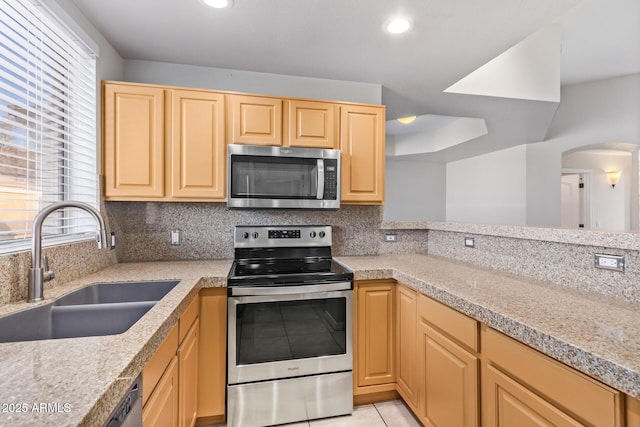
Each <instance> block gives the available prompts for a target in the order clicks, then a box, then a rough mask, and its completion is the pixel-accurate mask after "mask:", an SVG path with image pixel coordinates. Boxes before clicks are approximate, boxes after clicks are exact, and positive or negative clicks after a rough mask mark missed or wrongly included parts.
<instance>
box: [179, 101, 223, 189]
mask: <svg viewBox="0 0 640 427" xmlns="http://www.w3.org/2000/svg"><path fill="white" fill-rule="evenodd" d="M168 94H169V95H170V98H171V113H170V114H169V115H168V117H167V120H171V140H170V144H169V145H170V147H171V162H170V169H169V170H168V171H167V175H168V177H169V178H170V179H169V180H168V183H167V185H168V186H169V188H170V189H171V193H170V198H172V199H180V200H183V199H198V200H199V199H207V200H222V199H224V198H225V190H226V189H225V183H226V176H225V172H226V166H225V165H226V159H227V157H226V156H227V153H226V145H225V143H224V129H225V128H224V95H222V94H219V93H215V92H200V91H192V90H171V91H168Z"/></svg>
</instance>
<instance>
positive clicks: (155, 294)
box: [0, 281, 179, 343]
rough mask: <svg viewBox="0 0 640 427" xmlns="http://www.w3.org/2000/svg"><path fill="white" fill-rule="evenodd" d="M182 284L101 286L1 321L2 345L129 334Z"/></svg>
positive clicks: (66, 296) (166, 282) (119, 284)
mask: <svg viewBox="0 0 640 427" xmlns="http://www.w3.org/2000/svg"><path fill="white" fill-rule="evenodd" d="M178 283H179V281H163V282H127V283H98V284H95V285H91V286H88V287H86V288H83V289H79V290H77V291H75V292H72V293H70V294H68V295H65V296H63V297H61V298H59V299H57V300H55V301H53V302H50V303H49V304H45V305H42V306H39V307H34V308H32V309H29V310H25V311H22V312H19V313H15V314H12V315H9V316H6V317H2V318H0V343H1V342H16V341H36V340H47V339H58V338H76V337H88V336H100V335H115V334H121V333H123V332H125V331H127V330H128V329H129V328H130V327H131V326H133V324H134V323H136V322H137V321H138V320H139V319H140V318H141V317H142V316H144V314H145V313H146V312H147V311H149V310H150V309H151V308H152V307H153V306H154V305H155V304H156V303H157V302H158V301H159V300H160V299H162V297H163V296H164V295H166V294H167V293H169V291H170V290H171V289H173V288H174V287H175V286H176V285H177V284H178Z"/></svg>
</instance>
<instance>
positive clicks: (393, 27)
mask: <svg viewBox="0 0 640 427" xmlns="http://www.w3.org/2000/svg"><path fill="white" fill-rule="evenodd" d="M410 28H411V22H410V21H409V20H408V19H406V18H394V19H391V20H389V21H387V23H386V24H385V26H384V29H385V30H386V31H387V32H388V33H391V34H401V33H404V32H407V31H409V29H410Z"/></svg>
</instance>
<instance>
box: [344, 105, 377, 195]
mask: <svg viewBox="0 0 640 427" xmlns="http://www.w3.org/2000/svg"><path fill="white" fill-rule="evenodd" d="M384 116H385V114H384V107H371V106H355V105H353V106H341V107H340V149H341V150H342V176H341V178H342V202H343V203H354V204H382V203H384V155H385V151H384V150H385V148H384V146H385V135H384Z"/></svg>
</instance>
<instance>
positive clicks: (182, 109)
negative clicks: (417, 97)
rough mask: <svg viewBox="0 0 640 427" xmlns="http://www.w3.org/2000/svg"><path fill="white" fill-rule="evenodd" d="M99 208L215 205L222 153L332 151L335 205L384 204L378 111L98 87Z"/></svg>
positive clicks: (221, 191) (222, 196)
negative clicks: (253, 148)
mask: <svg viewBox="0 0 640 427" xmlns="http://www.w3.org/2000/svg"><path fill="white" fill-rule="evenodd" d="M103 103H104V108H103V153H104V155H103V173H104V176H105V185H104V193H105V200H114V201H117V200H130V201H225V200H226V163H227V150H226V147H227V144H247V145H271V146H285V147H304V148H323V149H340V150H341V152H342V156H341V162H342V170H341V179H342V186H341V192H342V197H341V203H345V204H363V205H367V204H378V205H379V204H383V203H384V154H385V135H384V132H385V130H384V124H385V122H384V120H385V109H384V106H373V105H361V104H344V103H337V102H326V101H316V100H304V99H281V98H276V97H270V96H254V95H249V94H247V95H245V94H235V93H221V92H214V91H210V90H197V89H188V88H177V87H163V86H152V85H145V84H136V83H121V82H104V83H103Z"/></svg>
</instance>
